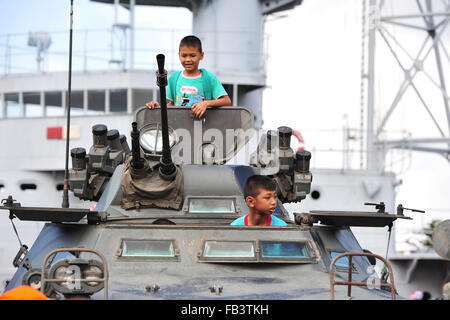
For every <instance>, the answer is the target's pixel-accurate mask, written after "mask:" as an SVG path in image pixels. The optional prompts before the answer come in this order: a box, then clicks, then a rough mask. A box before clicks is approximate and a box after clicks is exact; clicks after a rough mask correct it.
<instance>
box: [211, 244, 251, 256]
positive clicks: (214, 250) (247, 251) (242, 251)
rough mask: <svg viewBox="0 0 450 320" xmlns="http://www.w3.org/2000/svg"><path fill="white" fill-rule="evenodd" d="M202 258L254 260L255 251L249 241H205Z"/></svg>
mask: <svg viewBox="0 0 450 320" xmlns="http://www.w3.org/2000/svg"><path fill="white" fill-rule="evenodd" d="M203 257H204V258H254V257H255V249H254V245H253V242H251V241H206V242H205V248H204V250H203Z"/></svg>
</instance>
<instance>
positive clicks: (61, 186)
mask: <svg viewBox="0 0 450 320" xmlns="http://www.w3.org/2000/svg"><path fill="white" fill-rule="evenodd" d="M56 190H57V191H63V190H64V184H63V183H58V184H57V185H56Z"/></svg>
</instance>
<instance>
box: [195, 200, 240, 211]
mask: <svg viewBox="0 0 450 320" xmlns="http://www.w3.org/2000/svg"><path fill="white" fill-rule="evenodd" d="M214 212H220V213H230V214H233V213H236V209H235V205H234V200H233V199H212V198H203V199H191V200H190V201H189V213H214Z"/></svg>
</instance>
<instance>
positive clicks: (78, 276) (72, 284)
mask: <svg viewBox="0 0 450 320" xmlns="http://www.w3.org/2000/svg"><path fill="white" fill-rule="evenodd" d="M103 276H104V268H103V264H102V263H101V262H100V261H97V260H86V259H63V260H60V261H58V262H56V263H55V264H54V265H53V266H52V267H51V269H50V271H49V277H48V278H49V280H50V281H51V282H49V283H51V285H52V287H53V288H54V290H56V291H58V292H60V293H62V294H64V295H71V294H76V295H92V294H94V293H96V292H97V291H100V290H101V289H103V286H104V283H103V281H101V280H103ZM52 280H59V281H52Z"/></svg>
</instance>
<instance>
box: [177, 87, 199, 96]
mask: <svg viewBox="0 0 450 320" xmlns="http://www.w3.org/2000/svg"><path fill="white" fill-rule="evenodd" d="M180 91H181V93H183V94H198V89H197V88H196V87H193V86H183V87H181V89H180Z"/></svg>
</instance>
